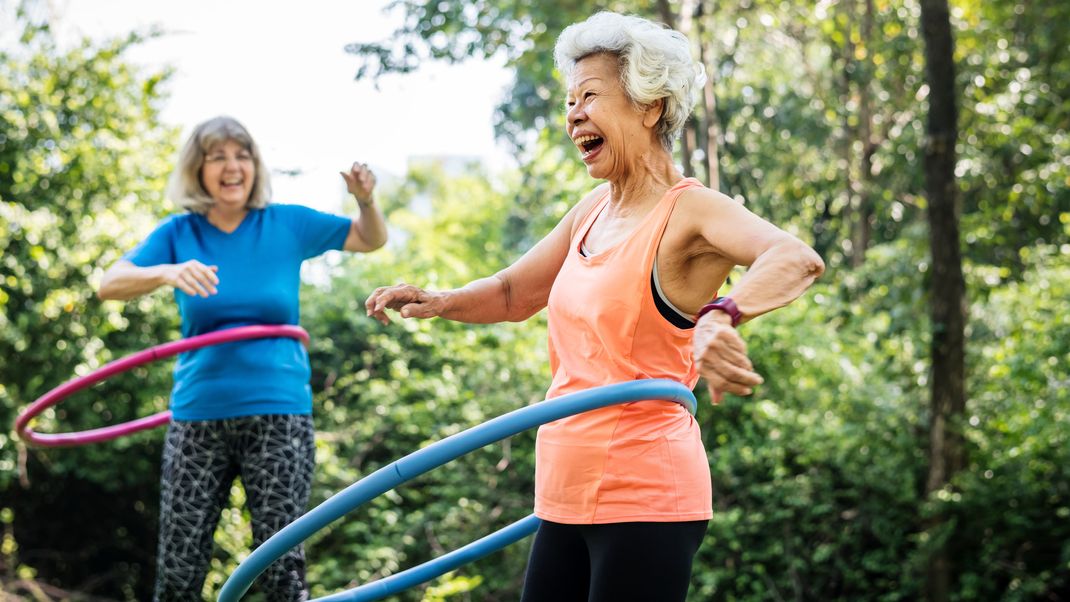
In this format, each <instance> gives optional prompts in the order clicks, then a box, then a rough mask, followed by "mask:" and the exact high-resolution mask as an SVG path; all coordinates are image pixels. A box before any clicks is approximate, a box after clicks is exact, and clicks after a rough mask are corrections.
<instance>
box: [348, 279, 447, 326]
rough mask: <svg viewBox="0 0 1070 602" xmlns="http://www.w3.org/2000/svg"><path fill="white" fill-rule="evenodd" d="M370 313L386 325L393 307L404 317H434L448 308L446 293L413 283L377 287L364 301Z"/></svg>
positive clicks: (365, 307)
mask: <svg viewBox="0 0 1070 602" xmlns="http://www.w3.org/2000/svg"><path fill="white" fill-rule="evenodd" d="M364 309H365V310H367V312H368V315H369V316H371V317H373V318H375V319H376V320H379V321H380V322H382V323H383V325H384V326H385V325H386V324H389V323H390V318H389V317H388V316H387V315H386V310H387V309H393V310H395V311H397V312H398V313H399V314H401V317H402V318H434V317H436V316H440V315H442V313H443V312H444V311H445V309H446V294H445V293H439V292H433V291H425V290H424V289H422V288H419V287H415V286H413V285H411V284H395V285H394V286H381V287H379V288H377V289H375V290H374V291H373V292H372V294H371V295H369V296H368V300H367V301H365V302H364Z"/></svg>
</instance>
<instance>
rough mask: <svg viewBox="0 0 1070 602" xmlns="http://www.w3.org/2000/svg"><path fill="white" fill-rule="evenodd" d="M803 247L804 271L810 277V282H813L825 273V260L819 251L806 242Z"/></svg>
mask: <svg viewBox="0 0 1070 602" xmlns="http://www.w3.org/2000/svg"><path fill="white" fill-rule="evenodd" d="M803 248H804V251H803V253H802V263H803V271H804V272H805V273H806V274H807V276H808V277H809V278H810V282H813V281H815V280H817V279H818V278H820V277H821V275H822V274H824V273H825V260H823V259H821V256H820V255H818V254H817V251H815V250H813V249H811V248H810V247H808V246H806V245H805V244H804V245H803Z"/></svg>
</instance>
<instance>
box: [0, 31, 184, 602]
mask: <svg viewBox="0 0 1070 602" xmlns="http://www.w3.org/2000/svg"><path fill="white" fill-rule="evenodd" d="M21 24H22V25H23V26H24V27H25V33H24V35H23V37H22V43H23V45H22V46H21V47H19V48H18V49H17V50H16V51H5V52H4V53H2V54H0V257H2V259H0V373H2V374H3V379H2V382H0V422H2V423H3V424H4V425H6V426H5V431H4V432H2V433H0V508H2V509H3V511H4V512H11V513H12V515H13V518H14V520H13V522H12V528H11V529H10V531H9V533H10V536H11V539H10V540H7V541H5V544H4V548H3V549H4V552H3V562H2V564H0V567H2V571H3V572H2V573H0V578H7V577H9V576H10V575H9V574H8V573H9V572H14V573H15V574H17V575H19V576H20V577H25V576H26V575H27V574H30V575H32V574H36V575H37V576H38V577H41V578H43V579H47V580H49V581H52V582H54V583H56V584H57V585H61V586H68V587H83V586H84V587H86V588H90V589H93V590H94V591H101V592H112V593H113V594H114V595H120V594H122V595H126V596H131V597H132V596H141V595H143V591H144V590H143V589H142V590H138V589H137V588H138V580H139V579H143V577H142V576H140V573H142V572H148V567H146V566H145V565H143V564H141V563H142V562H143V561H144V559H145V558H151V556H152V554H151V550H152V544H151V540H152V535H151V529H152V528H153V524H154V516H155V510H154V508H155V506H154V502H151V501H149V500H154V498H155V497H156V494H155V487H154V485H153V484H152V482H151V480H150V478H151V475H153V474H155V471H156V469H155V465H156V464H157V460H156V458H157V457H158V454H159V451H158V450H159V446H158V444H157V443H150V440H149V439H147V438H146V437H134V438H131V439H129V440H126V441H123V442H119V443H116V444H114V445H110V446H99V447H94V448H85V449H78V450H61V451H45V450H27V449H26V448H25V447H24V446H23V445H22V444H21V442H16V441H15V440H14V435H13V433H11V432H10V431H9V429H10V428H11V426H10V425H11V424H12V423H13V421H14V418H15V413H16V411H17V410H18V409H20V408H22V407H24V406H25V405H26V404H28V403H30V402H31V401H33V400H34V399H35V398H37V397H38V396H40V395H42V394H44V393H45V392H46V391H48V390H49V389H51V388H53V387H55V386H57V385H59V384H60V383H62V382H64V381H66V380H68V379H70V378H72V377H74V376H77V375H82V374H86V373H88V372H89V371H91V370H93V369H95V368H98V367H100V366H101V365H103V364H104V363H105V362H107V361H110V360H112V359H116V358H118V357H120V356H122V355H125V354H127V353H130V352H132V351H134V350H138V349H141V348H143V347H145V346H147V345H148V344H149V343H150V342H152V343H155V342H162V341H165V340H170V339H173V338H175V336H176V334H177V332H176V329H175V328H174V324H175V312H174V310H173V309H172V308H171V305H170V304H169V303H168V302H166V300H165V301H164V302H163V303H160V302H158V300H157V299H156V298H149V299H145V300H143V301H141V302H139V303H134V304H131V305H130V306H128V307H127V308H126V310H125V311H121V309H120V306H118V305H114V304H108V303H101V302H99V301H98V300H97V299H96V298H95V297H94V295H93V290H92V287H91V286H90V284H89V281H90V280H91V279H92V278H94V277H96V275H98V274H99V271H100V270H101V269H102V268H103V267H105V266H106V265H108V264H110V263H111V262H112V261H114V260H115V259H117V258H118V256H119V253H121V252H122V251H123V250H125V249H127V248H129V247H131V246H132V245H133V244H134V242H135V241H136V240H138V237H140V236H142V235H144V234H146V233H147V231H148V229H149V228H151V226H152V224H153V222H154V220H155V218H156V216H158V215H160V214H161V212H162V211H163V210H164V209H165V207H164V204H163V203H162V188H163V181H164V178H165V173H166V171H167V169H168V168H169V163H168V160H169V159H170V155H171V154H172V153H173V150H174V146H173V144H174V143H173V138H174V136H175V132H174V131H173V130H171V129H168V128H163V127H160V125H159V124H158V120H157V106H158V103H159V101H160V99H161V97H160V92H159V86H160V84H161V82H163V81H164V80H165V79H166V77H167V73H166V72H165V73H142V72H140V71H138V70H137V69H135V68H133V67H132V66H130V65H129V64H128V63H126V61H125V60H124V58H123V53H124V52H125V51H126V50H127V49H128V48H129V47H130V46H132V45H134V44H137V43H138V42H139V41H140V40H141V38H140V37H139V36H136V35H131V36H128V37H127V38H124V39H120V40H113V41H109V42H105V43H102V44H99V45H98V44H92V43H89V42H86V41H83V42H80V43H78V44H76V45H75V46H73V47H72V48H69V49H62V48H60V47H59V46H58V45H57V43H56V42H55V40H54V39H53V37H52V34H51V32H50V31H49V30H48V28H47V27H37V26H34V25H32V24H26V23H21ZM168 390H169V378H168V375H167V373H166V367H164V368H163V369H143V370H138V371H136V372H135V373H134V374H132V375H130V376H126V377H121V378H117V379H115V381H114V382H110V383H106V384H104V385H101V386H98V387H96V388H95V389H94V390H93V391H92V392H91V393H82V394H78V395H76V396H74V397H73V398H71V399H70V400H69V401H68V402H65V403H63V404H60V406H58V407H56V408H54V409H52V410H48V411H46V412H45V414H44V415H42V417H41V419H39V420H38V421H36V423H35V424H34V428H36V429H37V430H41V431H58V430H74V429H85V428H92V427H96V426H102V425H104V424H110V423H114V422H119V421H124V420H130V419H132V418H135V417H138V416H143V415H146V414H148V413H151V412H155V411H160V410H162V409H164V408H165V407H166V398H167V392H168ZM119 456H122V457H124V458H125V462H124V467H125V468H126V470H118V471H117V470H116V469H115V467H116V460H117V457H119ZM145 501H149V502H148V503H145ZM61 517H62V518H61ZM79 517H81V518H83V519H88V520H81V521H78V520H77V518H79ZM63 519H66V521H63ZM72 519H74V522H73V524H72V523H71V522H68V521H71V520H72ZM8 541H10V544H9V543H7V542H8ZM94 582H95V583H96V584H97V585H92V583H94ZM142 583H143V582H142Z"/></svg>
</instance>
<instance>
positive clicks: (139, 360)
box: [15, 324, 308, 447]
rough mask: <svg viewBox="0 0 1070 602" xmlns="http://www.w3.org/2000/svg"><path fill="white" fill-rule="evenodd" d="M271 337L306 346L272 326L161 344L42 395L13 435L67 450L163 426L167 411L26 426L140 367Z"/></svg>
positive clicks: (300, 333)
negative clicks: (117, 420) (87, 426)
mask: <svg viewBox="0 0 1070 602" xmlns="http://www.w3.org/2000/svg"><path fill="white" fill-rule="evenodd" d="M270 337H288V338H291V339H297V340H299V341H301V342H302V343H304V344H305V345H308V333H307V332H306V331H305V329H304V328H301V327H300V326H291V325H287V324H283V325H275V326H261V325H255V326H239V327H237V328H227V329H225V330H217V331H215V332H209V333H207V334H201V335H197V336H195V337H190V338H188V339H182V340H180V341H172V342H170V343H163V344H161V345H157V346H155V347H150V348H148V349H145V350H143V351H139V352H137V353H134V354H131V355H128V356H126V357H124V358H120V359H117V360H115V361H114V362H109V363H107V364H105V365H103V366H101V367H100V368H98V369H97V370H94V371H93V372H91V373H89V374H87V375H85V376H80V377H78V378H74V379H71V380H69V381H67V382H65V383H63V384H62V385H60V386H58V387H56V388H55V389H52V390H51V391H49V392H48V393H45V394H44V395H42V396H41V397H38V398H37V400H36V401H34V402H33V403H31V404H30V405H28V406H26V409H24V410H23V411H22V412H21V413H20V414H19V416H18V418H16V419H15V433H16V434H17V435H18V436H19V438H20V439H22V440H24V441H26V442H27V443H30V444H32V445H38V446H41V447H69V446H74V445H84V444H86V443H97V442H100V441H109V440H111V439H115V438H118V437H122V436H123V435H129V434H131V433H136V432H138V431H143V430H145V429H150V428H154V427H157V426H160V425H162V424H167V423H168V422H170V420H171V411H170V410H167V411H164V412H160V413H158V414H153V415H152V416H146V417H145V418H138V419H136V420H131V421H129V422H124V423H122V424H116V425H112V426H106V427H101V428H97V429H92V430H88V431H80V432H76V433H57V434H45V433H36V432H34V431H33V430H32V429H30V428H29V427H28V426H27V424H28V423H29V422H30V420H31V419H32V418H34V417H35V416H37V415H38V414H40V413H41V412H43V411H44V410H45V409H46V408H50V407H52V406H54V405H56V404H57V403H59V402H61V401H63V400H64V399H66V398H67V397H70V396H71V395H73V394H74V393H77V392H78V391H81V390H82V389H85V388H87V387H91V386H93V385H95V384H97V383H98V382H100V381H102V380H105V379H108V378H111V377H112V376H115V375H116V374H122V373H123V372H127V371H129V370H132V369H134V368H136V367H138V366H141V365H143V364H148V363H151V362H155V361H156V360H160V359H164V358H167V357H171V356H173V355H178V354H179V353H182V352H185V351H192V350H194V349H200V348H202V347H209V346H211V345H219V344H221V343H232V342H234V341H244V340H246V339H264V338H270Z"/></svg>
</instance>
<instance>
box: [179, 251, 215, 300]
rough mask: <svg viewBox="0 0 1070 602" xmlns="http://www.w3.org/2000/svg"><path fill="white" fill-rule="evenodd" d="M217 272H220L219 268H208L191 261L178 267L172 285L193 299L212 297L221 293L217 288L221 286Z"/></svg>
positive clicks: (193, 260)
mask: <svg viewBox="0 0 1070 602" xmlns="http://www.w3.org/2000/svg"><path fill="white" fill-rule="evenodd" d="M217 271H219V267H218V266H214V265H212V266H207V265H204V264H203V263H201V262H199V261H197V260H195V259H191V260H190V261H187V262H185V263H182V264H179V265H178V266H176V272H175V275H174V276H173V282H172V283H171V284H172V285H173V286H174V287H176V288H178V289H179V290H181V291H182V292H184V293H186V294H187V295H190V296H192V297H210V296H212V295H215V294H216V293H218V292H219V289H217V288H216V285H218V284H219V277H218V276H216V272H217Z"/></svg>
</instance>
